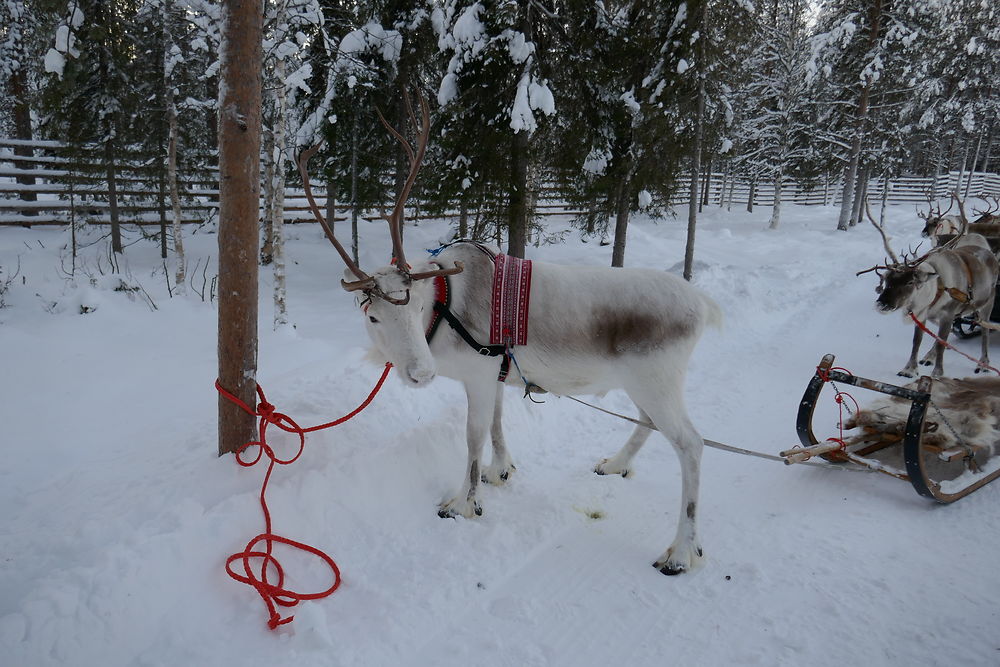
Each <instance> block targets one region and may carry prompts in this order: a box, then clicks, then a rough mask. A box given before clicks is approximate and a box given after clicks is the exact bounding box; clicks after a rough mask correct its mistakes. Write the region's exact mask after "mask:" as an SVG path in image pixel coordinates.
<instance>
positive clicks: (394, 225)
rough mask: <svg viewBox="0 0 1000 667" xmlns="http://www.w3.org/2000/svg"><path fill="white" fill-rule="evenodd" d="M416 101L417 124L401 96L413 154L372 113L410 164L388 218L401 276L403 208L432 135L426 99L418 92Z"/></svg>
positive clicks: (403, 261)
mask: <svg viewBox="0 0 1000 667" xmlns="http://www.w3.org/2000/svg"><path fill="white" fill-rule="evenodd" d="M417 99H418V101H419V103H420V122H417V118H416V116H415V115H414V113H413V104H412V103H411V102H410V95H409V94H408V93H406V92H405V91H404V92H403V100H404V102H405V103H406V114H407V116H409V118H410V123H412V124H413V129H414V131H415V132H416V134H417V146H416V150H414V147H413V146H412V145H411V144H410V142H409V141H407V140H406V137H404V136H403V134H402V133H401V132H400V131H399V130H397V129H396V128H394V127H393V126H392V125H390V124H389V122H388V121H387V120H386V119H385V116H383V115H382V112H381V111H379V110H378V108H376V109H375V113H376V114H378V119H379V120H380V121H382V125H384V126H385V129H387V130H389V133H390V134H391V135H392V136H394V137H395V138H396V140H397V141H399V143H400V144H402V146H403V150H404V151H405V152H406V157H407V159H408V160H409V162H410V173H409V174H407V176H406V182H405V183H404V184H403V188H402V190H400V192H399V196H398V197H397V198H396V204H395V206H393V208H392V213H390V214H389V216H388V222H389V234H390V235H391V236H392V253H393V255H394V256H395V258H396V266H397V267H399V269H400V270H401V271H404V272H405V271H406V257H405V255H404V253H403V207H404V205H405V204H406V200H407V199H408V198H409V196H410V190H412V189H413V184H414V183H415V182H416V180H417V173H418V172H419V171H420V166H421V163H423V160H424V154H425V153H426V152H427V140H428V139H429V138H430V133H431V121H430V109H429V108H428V106H427V99H426V98H425V97H424V96H423V95H422V94H420V93H419V92H418V93H417Z"/></svg>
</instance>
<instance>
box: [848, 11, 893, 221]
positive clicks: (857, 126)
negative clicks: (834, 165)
mask: <svg viewBox="0 0 1000 667" xmlns="http://www.w3.org/2000/svg"><path fill="white" fill-rule="evenodd" d="M881 24H882V0H872V2H871V3H870V5H869V6H868V48H869V49H871V48H873V47H874V46H875V44H876V43H877V42H878V34H879V31H880V30H881ZM870 95H871V82H868V83H866V84H865V86H864V88H862V89H861V95H860V96H859V98H858V106H857V108H856V110H855V114H854V136H853V137H852V138H851V152H850V154H849V157H848V160H847V165H846V166H845V167H844V192H843V196H842V198H841V202H840V217H839V218H838V219H837V229H839V230H841V231H843V230H846V229H847V227H848V223H849V222H850V217H851V212H852V207H851V204H852V203H853V201H852V199H851V194H852V193H853V192H854V189H855V179H857V175H858V162H859V160H860V159H861V137H862V135H863V134H864V126H865V121H866V120H867V118H868V101H869V97H870Z"/></svg>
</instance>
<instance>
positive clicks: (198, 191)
mask: <svg viewBox="0 0 1000 667" xmlns="http://www.w3.org/2000/svg"><path fill="white" fill-rule="evenodd" d="M65 148H66V146H65V145H64V144H61V143H59V142H55V141H30V142H28V141H19V140H15V139H0V225H67V224H70V223H74V222H87V223H90V224H108V223H110V221H111V216H110V211H111V207H112V204H115V205H116V206H117V208H118V212H119V219H120V220H121V222H123V223H126V224H139V225H160V224H165V223H167V222H168V221H169V219H170V204H169V195H168V192H169V191H168V189H167V186H166V183H165V173H164V172H165V170H164V169H163V168H162V165H161V164H160V160H158V159H154V158H147V159H143V158H141V157H139V156H135V155H127V156H126V157H125V158H124V159H122V160H121V161H120V162H119V163H118V164H116V165H115V180H116V196H115V198H114V201H112V198H111V196H110V194H109V187H108V181H109V179H108V175H107V172H106V169H105V167H103V166H95V165H98V164H99V162H100V161H99V160H98V159H97V157H98V152H99V149H98V148H96V147H95V148H92V149H90V152H91V153H93V156H92V157H93V158H94V159H93V160H92V161H90V160H89V157H91V156H88V155H87V152H86V151H85V152H84V153H83V155H81V156H79V157H75V158H69V157H64V155H65ZM25 149H30V152H31V155H15V150H17V152H19V153H23V152H25ZM884 185H885V184H884V183H883V182H882V181H880V180H874V179H873V180H872V181H871V182H870V183H869V190H868V191H869V195H870V196H872V197H873V198H880V197H881V196H882V189H883V187H884ZM179 186H180V189H181V192H182V198H181V200H182V203H181V212H182V221H183V222H185V223H204V222H210V221H211V220H213V219H214V217H215V215H216V214H217V211H218V197H219V190H218V169H217V167H215V166H214V165H213V164H207V165H206V166H202V167H198V168H192V169H189V170H187V171H186V172H183V175H182V176H181V177H180V184H179ZM678 186H679V187H678V189H677V191H676V192H677V194H676V195H675V197H674V199H673V200H672V201H671V203H672V204H673V205H674V206H680V205H682V204H683V203H684V202H686V200H687V192H688V186H687V184H686V179H681V181H680V183H679V184H678ZM703 186H705V187H707V189H708V201H709V203H710V204H714V205H720V204H732V205H746V204H747V202H748V200H750V199H751V198H752V199H753V204H754V205H756V206H771V205H772V204H773V202H774V184H773V182H763V181H761V182H751V181H750V180H748V179H746V178H742V177H736V178H733V177H731V176H725V175H723V174H718V173H713V174H710V175H709V177H708V179H707V181H706V182H703ZM888 186H889V193H888V201H889V202H891V203H920V202H925V201H926V198H927V193H932V194H933V196H934V197H935V198H944V197H947V195H948V193H950V192H952V191H953V190H955V189H956V188H957V189H959V191H960V192H963V193H964V192H965V191H966V188H968V194H969V196H971V197H984V196H994V197H997V196H1000V176H998V175H997V174H986V173H973V174H971V175H970V174H969V173H967V172H966V173H964V174H960V173H958V172H951V173H948V174H941V175H939V176H937V177H906V178H898V179H894V180H891V181H890V182H889V184H888ZM840 190H841V188H840V187H839V183H838V182H836V181H828V182H825V183H821V184H819V185H817V186H815V187H812V188H811V189H805V188H803V187H801V186H800V185H799V184H798V183H796V182H794V181H791V180H789V181H788V182H786V183H785V184H784V185H783V187H782V200H783V201H784V202H786V203H793V204H836V203H838V202H839V196H840ZM314 192H315V195H316V199H317V203H318V204H319V205H320V208H321V210H323V211H325V210H326V192H325V189H324V188H323V187H322V185H319V184H318V185H317V186H315V187H314ZM418 208H419V206H418ZM348 210H349V208H348V207H346V206H338V207H337V217H336V219H337V220H343V219H344V217H345V215H346V213H347V211H348ZM284 212H285V221H286V222H292V223H294V222H305V221H310V220H312V214H311V213H310V211H309V208H308V205H307V202H306V199H305V194H304V193H303V191H302V190H301V188H295V187H289V188H287V189H286V191H285V205H284ZM578 213H579V211H576V210H573V209H571V208H570V207H568V206H567V205H566V204H565V203H564V202H563V199H562V197H561V196H560V194H559V192H558V191H557V190H556V189H555V188H554V187H553V186H552V185H550V184H545V185H543V186H542V187H541V188H540V192H539V197H538V203H537V214H538V215H543V216H547V215H576V214H578ZM446 215H449V216H457V215H458V214H457V212H449V213H448V214H446ZM413 217H423V216H421V215H420V213H419V210H418V211H415V212H414V215H413V216H411V218H413Z"/></svg>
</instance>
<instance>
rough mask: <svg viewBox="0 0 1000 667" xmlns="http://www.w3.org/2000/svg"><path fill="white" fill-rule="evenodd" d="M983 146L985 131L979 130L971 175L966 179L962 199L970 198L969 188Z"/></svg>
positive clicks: (970, 170)
mask: <svg viewBox="0 0 1000 667" xmlns="http://www.w3.org/2000/svg"><path fill="white" fill-rule="evenodd" d="M982 147H983V131H982V130H980V131H979V139H977V140H976V152H975V153H973V155H972V168H971V169H969V177H968V178H967V179H966V181H965V194H964V195H963V196H962V199H963V200H965V199H968V198H969V188H971V187H972V175H973V174H975V173H976V163H977V162H979V150H980V149H981V148H982Z"/></svg>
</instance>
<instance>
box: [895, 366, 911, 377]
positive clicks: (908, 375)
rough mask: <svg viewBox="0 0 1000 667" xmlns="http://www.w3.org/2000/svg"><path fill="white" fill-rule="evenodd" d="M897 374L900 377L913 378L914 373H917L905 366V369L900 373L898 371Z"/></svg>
mask: <svg viewBox="0 0 1000 667" xmlns="http://www.w3.org/2000/svg"><path fill="white" fill-rule="evenodd" d="M896 375H898V376H899V377H903V378H911V377H913V376H914V375H916V373H915V372H913V371H910V370H907V369H905V368H904V369H903V370H901V371H899V372H898V373H896Z"/></svg>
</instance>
